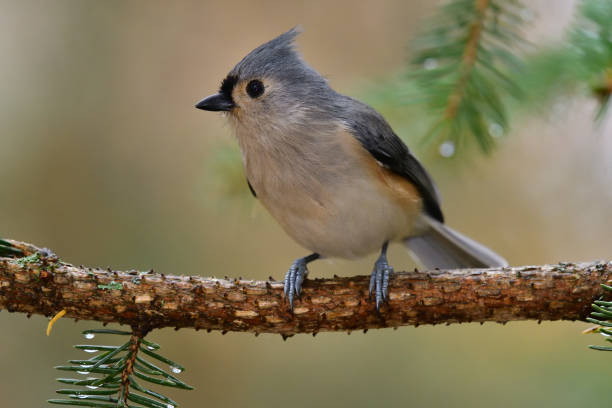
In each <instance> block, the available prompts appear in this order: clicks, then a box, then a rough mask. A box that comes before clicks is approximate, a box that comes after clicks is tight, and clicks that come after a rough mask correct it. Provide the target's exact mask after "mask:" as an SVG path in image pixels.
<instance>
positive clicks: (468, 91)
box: [408, 0, 524, 157]
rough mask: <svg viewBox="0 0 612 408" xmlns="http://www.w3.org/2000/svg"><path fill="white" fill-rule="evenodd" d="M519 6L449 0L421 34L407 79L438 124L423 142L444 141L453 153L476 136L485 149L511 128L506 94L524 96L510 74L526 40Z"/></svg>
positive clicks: (507, 1)
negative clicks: (519, 46)
mask: <svg viewBox="0 0 612 408" xmlns="http://www.w3.org/2000/svg"><path fill="white" fill-rule="evenodd" d="M521 8H522V6H521V4H520V3H519V2H518V1H514V0H504V1H500V0H451V1H449V2H448V4H446V5H445V6H444V7H441V8H440V10H439V11H438V13H437V14H436V15H435V16H434V18H432V19H431V21H428V23H427V24H426V27H427V31H426V32H424V33H422V34H421V35H420V36H418V37H417V39H416V41H415V43H416V51H415V54H414V57H413V59H412V67H411V70H410V71H409V73H408V79H410V80H414V81H413V82H414V84H415V85H416V88H415V91H416V94H415V96H414V98H413V99H414V100H417V101H422V102H425V104H424V105H425V106H426V108H427V110H428V111H429V113H430V114H431V116H432V117H433V118H434V125H433V126H432V127H431V128H430V130H429V132H428V133H427V134H426V136H425V138H424V140H425V141H429V142H431V141H438V142H439V141H442V142H443V143H441V144H440V153H441V154H442V155H443V156H447V157H448V156H452V155H453V154H454V152H455V149H456V148H457V149H458V148H459V147H462V146H465V145H466V144H467V142H468V139H467V137H468V136H471V137H473V138H474V139H475V141H476V142H477V144H478V146H479V147H480V149H481V150H482V151H483V152H485V153H486V152H489V151H491V149H492V148H493V146H494V145H495V140H494V139H495V138H497V137H500V136H501V135H503V133H504V132H505V131H506V130H507V129H508V126H509V125H508V119H507V112H506V107H505V103H504V100H503V99H504V97H505V95H506V94H509V95H512V96H514V97H519V96H521V95H522V93H521V91H520V90H519V88H518V86H517V85H516V82H515V81H513V80H511V79H510V77H509V75H508V73H509V72H512V71H515V70H516V68H517V67H520V66H521V60H520V59H519V58H518V57H516V56H515V55H514V52H515V51H516V48H517V47H516V46H517V44H520V43H522V42H524V40H522V39H521V37H520V32H519V28H520V26H521V24H522V22H523V18H522V17H521Z"/></svg>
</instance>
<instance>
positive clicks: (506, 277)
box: [0, 241, 612, 336]
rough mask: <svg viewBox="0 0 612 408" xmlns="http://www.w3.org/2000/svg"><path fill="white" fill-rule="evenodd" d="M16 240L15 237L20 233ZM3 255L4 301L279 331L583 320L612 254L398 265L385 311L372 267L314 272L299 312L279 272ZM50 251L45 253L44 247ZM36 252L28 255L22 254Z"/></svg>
mask: <svg viewBox="0 0 612 408" xmlns="http://www.w3.org/2000/svg"><path fill="white" fill-rule="evenodd" d="M12 242H13V241H12ZM13 244H14V245H15V246H17V247H20V248H27V250H26V251H25V252H26V253H25V255H26V256H28V255H29V256H30V257H29V258H19V259H16V258H0V310H1V309H6V310H8V311H10V312H22V313H28V314H43V315H45V316H53V315H55V314H56V313H57V312H58V311H60V310H62V309H66V311H67V313H66V316H68V317H71V318H74V319H86V320H97V321H101V322H119V323H123V324H129V325H130V326H132V327H140V328H146V329H154V328H159V327H168V326H170V327H175V328H182V327H192V328H196V329H208V330H222V331H248V332H253V333H280V334H283V335H284V336H289V335H293V334H296V333H317V332H319V331H351V330H365V329H371V328H382V327H397V326H403V325H420V324H440V323H447V324H450V323H461V322H485V321H495V322H506V321H510V320H526V319H535V320H577V319H584V318H586V317H587V315H588V314H589V312H590V305H591V302H592V300H593V299H594V298H597V297H599V296H601V295H602V294H603V291H602V288H601V287H600V284H601V283H606V282H609V280H610V279H612V263H606V262H590V263H581V264H573V263H560V264H557V265H543V266H526V267H514V268H497V269H482V270H481V269H469V270H458V271H430V272H426V273H425V272H416V271H415V272H404V273H398V274H396V275H394V277H393V278H392V281H391V283H390V287H389V302H388V304H386V305H384V306H383V308H382V310H381V312H380V313H376V310H375V305H374V303H373V302H372V301H371V300H370V299H369V298H368V282H369V277H367V276H355V277H350V278H338V277H335V278H332V279H310V280H307V281H306V282H305V284H304V290H303V293H302V297H301V299H299V300H297V301H296V304H295V309H294V311H293V313H292V312H291V311H290V310H289V307H288V305H287V303H286V302H285V299H284V296H283V284H282V282H277V281H272V280H271V281H267V282H266V281H249V280H234V281H232V280H227V279H215V278H202V277H199V276H170V275H164V274H157V273H153V272H137V271H130V272H120V271H112V270H101V269H91V268H86V267H75V266H73V265H69V264H66V263H62V262H59V261H58V260H57V258H55V257H54V256H53V255H52V253H51V252H50V251H48V250H47V252H40V253H39V255H38V256H31V255H33V254H36V253H37V252H36V251H37V249H36V247H34V246H33V245H30V244H23V243H18V242H13ZM45 254H46V255H45ZM24 259H28V260H29V261H27V262H26V261H24Z"/></svg>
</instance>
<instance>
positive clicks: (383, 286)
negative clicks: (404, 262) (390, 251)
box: [370, 253, 393, 310]
mask: <svg viewBox="0 0 612 408" xmlns="http://www.w3.org/2000/svg"><path fill="white" fill-rule="evenodd" d="M392 273H393V268H392V267H391V266H390V265H389V262H387V256H386V254H384V253H382V254H381V255H380V257H379V258H378V260H377V261H376V263H375V264H374V269H373V270H372V275H370V297H372V292H374V294H375V296H376V310H380V305H381V304H382V303H383V302H386V301H387V300H388V290H389V277H390V276H391V274H392Z"/></svg>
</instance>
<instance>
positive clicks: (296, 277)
mask: <svg viewBox="0 0 612 408" xmlns="http://www.w3.org/2000/svg"><path fill="white" fill-rule="evenodd" d="M306 263H307V262H306V260H305V259H304V258H300V259H297V260H296V261H295V262H293V264H292V265H291V267H290V268H289V270H288V271H287V274H286V275H285V296H286V297H287V299H289V306H290V307H291V310H293V300H294V299H295V298H297V297H299V296H300V294H301V293H302V283H303V282H304V279H305V278H306V275H308V267H307V266H306Z"/></svg>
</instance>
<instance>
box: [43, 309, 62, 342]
mask: <svg viewBox="0 0 612 408" xmlns="http://www.w3.org/2000/svg"><path fill="white" fill-rule="evenodd" d="M65 314H66V309H62V310H60V311H59V312H57V313H56V314H55V316H53V318H52V319H51V320H50V321H49V324H47V336H49V335H50V334H51V329H53V325H54V324H55V322H57V321H58V320H59V319H61V318H62V316H64V315H65Z"/></svg>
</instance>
